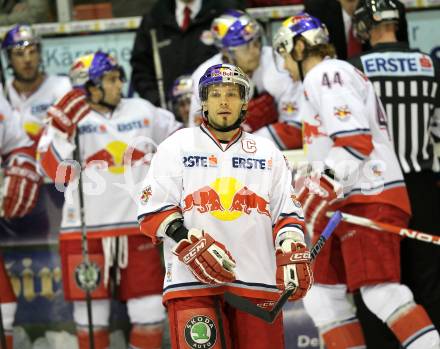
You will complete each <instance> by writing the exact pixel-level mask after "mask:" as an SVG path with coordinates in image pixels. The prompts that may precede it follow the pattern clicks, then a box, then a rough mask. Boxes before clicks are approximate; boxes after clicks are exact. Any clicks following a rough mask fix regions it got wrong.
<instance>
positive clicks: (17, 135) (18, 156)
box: [0, 95, 41, 349]
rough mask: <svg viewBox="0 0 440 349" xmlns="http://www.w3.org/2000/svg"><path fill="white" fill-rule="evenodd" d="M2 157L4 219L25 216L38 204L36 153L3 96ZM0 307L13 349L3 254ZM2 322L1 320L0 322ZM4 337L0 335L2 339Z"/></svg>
mask: <svg viewBox="0 0 440 349" xmlns="http://www.w3.org/2000/svg"><path fill="white" fill-rule="evenodd" d="M0 154H1V162H2V171H3V176H4V177H3V179H2V183H1V184H2V188H1V190H2V193H1V196H2V199H3V205H2V217H4V218H14V217H23V216H24V215H26V214H27V213H28V212H29V211H30V210H31V209H32V208H33V207H34V206H35V203H36V202H37V195H38V187H39V185H40V182H41V179H40V175H39V174H38V173H37V171H36V160H35V156H34V155H35V151H34V148H32V141H31V140H30V139H29V138H28V137H27V136H26V134H25V133H24V132H23V130H22V129H21V127H20V124H19V122H18V120H17V119H16V118H14V116H13V114H12V109H11V107H10V106H9V104H8V102H7V101H6V99H5V98H4V97H3V96H2V95H0ZM0 306H1V313H2V318H3V329H4V332H5V333H4V335H5V337H6V348H5V349H12V348H13V340H12V326H13V322H14V317H15V311H16V308H17V304H16V298H15V294H14V292H13V290H12V286H11V283H10V281H9V277H8V274H7V272H6V270H5V266H4V261H3V258H2V256H1V254H0ZM0 321H1V320H0ZM1 335H3V334H1V333H0V336H1Z"/></svg>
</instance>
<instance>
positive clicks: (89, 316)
mask: <svg viewBox="0 0 440 349" xmlns="http://www.w3.org/2000/svg"><path fill="white" fill-rule="evenodd" d="M75 146H76V148H75V155H74V157H75V160H76V161H77V162H78V163H79V173H78V197H79V218H80V223H81V248H82V257H83V261H84V264H85V265H86V266H88V265H89V264H90V260H89V249H88V242H87V230H86V223H85V214H84V193H83V185H82V173H81V172H82V164H81V155H80V148H79V130H78V129H77V130H76V133H75ZM85 292H86V307H87V320H88V329H89V346H90V349H95V336H94V333H93V312H92V297H91V295H90V290H88V289H86V290H85Z"/></svg>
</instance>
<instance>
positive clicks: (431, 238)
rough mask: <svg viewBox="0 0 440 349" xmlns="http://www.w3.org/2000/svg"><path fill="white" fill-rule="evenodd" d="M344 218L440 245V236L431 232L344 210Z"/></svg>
mask: <svg viewBox="0 0 440 349" xmlns="http://www.w3.org/2000/svg"><path fill="white" fill-rule="evenodd" d="M331 214H332V212H327V216H330V215H331ZM342 220H343V221H345V222H347V223H351V224H356V225H360V226H363V227H367V228H371V229H375V230H381V231H385V232H387V233H391V234H396V235H400V236H402V237H407V238H410V239H415V240H419V241H423V242H428V243H431V244H434V245H438V246H440V236H436V235H431V234H428V233H424V232H421V231H417V230H412V229H407V228H401V227H397V226H395V225H392V224H388V223H381V222H378V221H374V220H372V219H368V218H364V217H358V216H354V215H351V214H348V213H343V212H342Z"/></svg>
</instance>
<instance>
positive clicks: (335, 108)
mask: <svg viewBox="0 0 440 349" xmlns="http://www.w3.org/2000/svg"><path fill="white" fill-rule="evenodd" d="M350 68H351V71H347V70H348V69H350ZM355 71H356V68H354V67H353V66H351V65H350V66H349V65H348V64H347V65H338V64H321V65H319V66H317V67H316V68H315V69H312V70H311V71H310V72H309V74H308V75H307V76H306V79H305V80H304V89H305V93H306V98H308V99H309V100H310V102H311V104H312V105H313V106H314V107H315V109H316V112H317V114H318V115H319V116H318V118H319V119H320V120H319V122H321V123H322V126H323V127H324V128H325V130H326V132H327V135H328V137H330V138H331V139H332V140H333V142H334V144H333V147H332V148H331V150H330V152H329V153H328V155H327V158H326V159H325V164H326V165H327V166H330V167H331V168H332V169H334V167H335V166H337V165H339V164H343V163H344V162H347V161H348V162H350V164H355V163H357V165H359V164H360V163H361V161H363V160H364V159H366V158H367V157H368V155H369V154H370V153H371V151H372V149H373V144H372V136H371V130H370V125H369V118H368V117H367V115H368V110H367V109H366V103H365V99H366V96H364V95H362V92H363V91H365V88H363V86H360V85H361V82H360V81H361V80H362V79H357V78H358V77H359V76H358V75H357V74H356V73H355ZM345 170H347V167H345V168H344V171H345ZM354 170H356V168H352V169H351V171H354Z"/></svg>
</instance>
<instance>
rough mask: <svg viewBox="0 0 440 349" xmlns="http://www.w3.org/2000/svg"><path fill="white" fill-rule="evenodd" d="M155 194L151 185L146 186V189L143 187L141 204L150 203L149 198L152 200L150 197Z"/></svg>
mask: <svg viewBox="0 0 440 349" xmlns="http://www.w3.org/2000/svg"><path fill="white" fill-rule="evenodd" d="M152 195H153V191H152V190H151V185H148V186H146V187H145V188H144V189H142V192H141V204H142V205H146V204H147V203H148V200H150V197H151V196H152Z"/></svg>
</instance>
